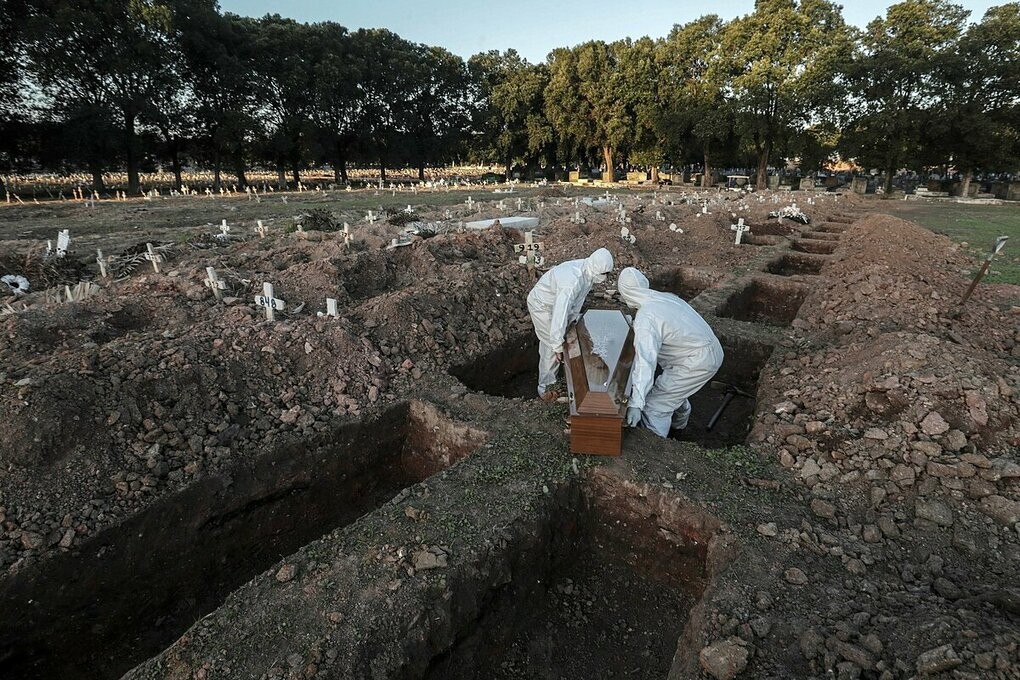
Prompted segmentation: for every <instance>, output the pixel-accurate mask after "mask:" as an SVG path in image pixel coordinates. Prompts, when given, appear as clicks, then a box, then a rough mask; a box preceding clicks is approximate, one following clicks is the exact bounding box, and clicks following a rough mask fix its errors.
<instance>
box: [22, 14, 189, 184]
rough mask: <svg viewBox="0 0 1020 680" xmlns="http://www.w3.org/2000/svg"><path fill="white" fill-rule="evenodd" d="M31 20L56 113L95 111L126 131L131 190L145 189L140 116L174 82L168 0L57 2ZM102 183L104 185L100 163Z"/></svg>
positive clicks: (36, 57)
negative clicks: (141, 178) (170, 65)
mask: <svg viewBox="0 0 1020 680" xmlns="http://www.w3.org/2000/svg"><path fill="white" fill-rule="evenodd" d="M40 8H41V9H40V11H39V12H37V13H36V14H34V15H33V16H32V17H31V19H30V22H29V27H28V34H29V36H30V40H29V41H28V43H27V54H28V56H29V58H30V65H31V69H32V73H33V75H34V76H35V78H36V80H37V81H38V83H39V84H40V85H41V86H42V89H43V92H44V93H45V94H46V95H47V96H49V97H50V98H51V100H52V102H53V107H54V109H55V111H56V112H58V113H59V114H64V115H72V114H73V113H74V112H76V111H82V110H88V111H90V112H91V114H90V115H99V114H100V112H105V113H104V114H103V115H106V116H109V117H111V118H112V119H113V120H115V121H116V124H117V126H118V127H119V128H120V130H121V134H122V138H123V142H122V148H123V152H124V162H125V164H126V166H127V174H128V192H129V193H133V194H134V193H138V191H139V181H138V164H139V149H138V135H137V129H136V127H137V125H138V120H139V116H140V115H141V114H142V112H143V111H144V110H145V108H146V107H147V106H148V105H149V103H150V102H152V101H153V100H154V99H155V96H156V93H157V92H161V91H163V90H165V89H168V88H169V89H172V88H174V87H175V86H176V85H175V82H174V78H173V74H172V71H171V70H170V69H168V68H167V67H166V63H165V61H166V55H167V54H168V53H170V52H172V50H173V25H172V15H173V13H172V11H171V7H170V5H169V4H167V3H166V2H161V1H160V0H101V1H100V0H53V1H52V2H48V3H45V4H40ZM93 177H94V180H95V181H94V184H95V186H96V187H101V185H102V181H101V177H100V175H97V173H96V168H93Z"/></svg>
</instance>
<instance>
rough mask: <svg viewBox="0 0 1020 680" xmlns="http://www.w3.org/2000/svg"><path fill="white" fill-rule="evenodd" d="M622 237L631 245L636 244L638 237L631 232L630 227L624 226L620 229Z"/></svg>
mask: <svg viewBox="0 0 1020 680" xmlns="http://www.w3.org/2000/svg"><path fill="white" fill-rule="evenodd" d="M620 238H622V239H623V240H624V241H625V242H626V243H629V244H631V245H634V244H635V243H636V242H637V237H636V236H634V234H632V233H630V229H628V228H627V227H622V228H621V229H620Z"/></svg>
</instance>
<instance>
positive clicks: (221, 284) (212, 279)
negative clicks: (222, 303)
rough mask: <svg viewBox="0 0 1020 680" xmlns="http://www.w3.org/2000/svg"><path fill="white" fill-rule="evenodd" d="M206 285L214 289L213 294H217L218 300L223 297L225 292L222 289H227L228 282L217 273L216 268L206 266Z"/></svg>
mask: <svg viewBox="0 0 1020 680" xmlns="http://www.w3.org/2000/svg"><path fill="white" fill-rule="evenodd" d="M204 283H205V285H206V286H208V287H209V288H211V289H212V292H213V295H215V296H216V299H217V300H222V299H223V293H221V292H220V291H222V290H224V289H226V287H227V282H226V281H223V280H222V279H220V277H218V276H217V275H216V270H215V269H213V268H212V267H206V268H205V281H204Z"/></svg>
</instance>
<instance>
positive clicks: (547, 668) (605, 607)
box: [415, 470, 723, 680]
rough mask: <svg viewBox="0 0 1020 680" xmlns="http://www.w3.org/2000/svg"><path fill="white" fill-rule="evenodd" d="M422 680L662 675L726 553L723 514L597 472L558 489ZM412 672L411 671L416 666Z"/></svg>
mask: <svg viewBox="0 0 1020 680" xmlns="http://www.w3.org/2000/svg"><path fill="white" fill-rule="evenodd" d="M554 493H555V495H556V496H557V497H558V498H557V500H556V501H555V502H554V503H550V504H548V505H547V506H546V507H545V508H543V512H542V518H541V519H540V520H539V521H538V523H537V525H536V526H535V528H534V531H532V532H531V533H530V535H528V536H527V539H526V541H523V540H522V541H521V542H520V543H518V544H513V545H509V546H508V547H507V550H512V551H514V555H513V557H512V558H511V564H510V573H509V574H508V575H507V577H508V578H507V580H506V582H505V583H504V584H503V585H502V586H500V587H498V588H495V589H492V590H490V591H488V592H487V593H484V594H483V595H481V596H480V597H478V596H476V597H477V598H478V606H479V611H478V615H477V618H475V619H473V620H471V621H469V622H468V625H466V626H465V627H463V628H461V629H460V630H458V631H457V637H456V641H455V643H454V644H453V646H452V647H451V648H449V649H447V650H445V651H444V652H443V653H441V654H439V655H437V656H435V657H434V658H433V659H432V661H431V663H430V665H429V667H428V669H427V671H426V672H425V674H424V675H422V676H421V677H423V678H425V679H426V680H440V679H442V680H468V679H478V680H481V679H482V678H500V679H506V680H510V679H511V678H523V677H527V678H557V679H560V678H563V679H567V680H574V679H576V680H587V679H589V678H608V677H641V678H665V677H666V675H667V674H668V673H669V671H670V668H671V666H672V663H673V659H674V655H675V654H676V651H677V645H678V642H679V640H680V638H681V636H682V634H683V631H684V627H685V625H686V623H687V618H688V615H689V612H690V609H691V608H692V607H693V606H694V605H695V604H696V603H697V601H698V599H699V598H700V596H701V593H702V592H703V591H704V588H705V586H706V585H707V583H708V582H709V581H710V580H711V578H712V576H713V573H714V566H713V565H715V564H718V562H719V553H721V552H723V550H722V548H721V547H720V545H719V542H718V541H716V540H715V534H716V532H717V531H718V529H719V526H720V524H719V521H718V520H717V519H715V518H714V517H712V516H711V515H708V514H707V513H706V512H704V511H703V510H701V509H700V508H698V507H696V506H692V505H689V504H688V503H686V502H685V501H684V500H683V499H682V498H681V497H679V496H676V495H672V494H664V493H660V492H659V491H655V490H652V491H649V490H647V488H645V487H639V486H638V485H633V484H628V483H627V482H626V481H625V480H623V479H621V478H620V477H618V476H616V475H614V474H612V473H607V472H605V471H602V470H593V471H591V472H590V473H589V474H588V475H587V476H586V478H585V479H584V480H583V481H581V482H580V483H578V482H576V481H574V482H572V483H570V484H569V485H567V486H566V487H561V488H560V489H558V490H557V491H556V492H554ZM415 677H418V676H417V675H416V676H415Z"/></svg>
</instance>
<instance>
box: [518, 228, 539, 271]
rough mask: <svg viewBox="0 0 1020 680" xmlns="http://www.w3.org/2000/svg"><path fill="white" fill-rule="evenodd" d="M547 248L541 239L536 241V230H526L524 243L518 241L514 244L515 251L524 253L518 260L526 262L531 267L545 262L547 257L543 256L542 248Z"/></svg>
mask: <svg viewBox="0 0 1020 680" xmlns="http://www.w3.org/2000/svg"><path fill="white" fill-rule="evenodd" d="M543 248H545V244H544V243H542V242H541V241H535V232H533V231H526V232H524V243H518V244H516V245H515V246H514V252H515V253H523V255H521V256H519V257H518V258H517V261H518V262H520V263H521V264H526V265H528V266H529V267H537V266H541V265H542V263H543V262H545V258H544V257H542V254H541V253H542V250H543Z"/></svg>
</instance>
